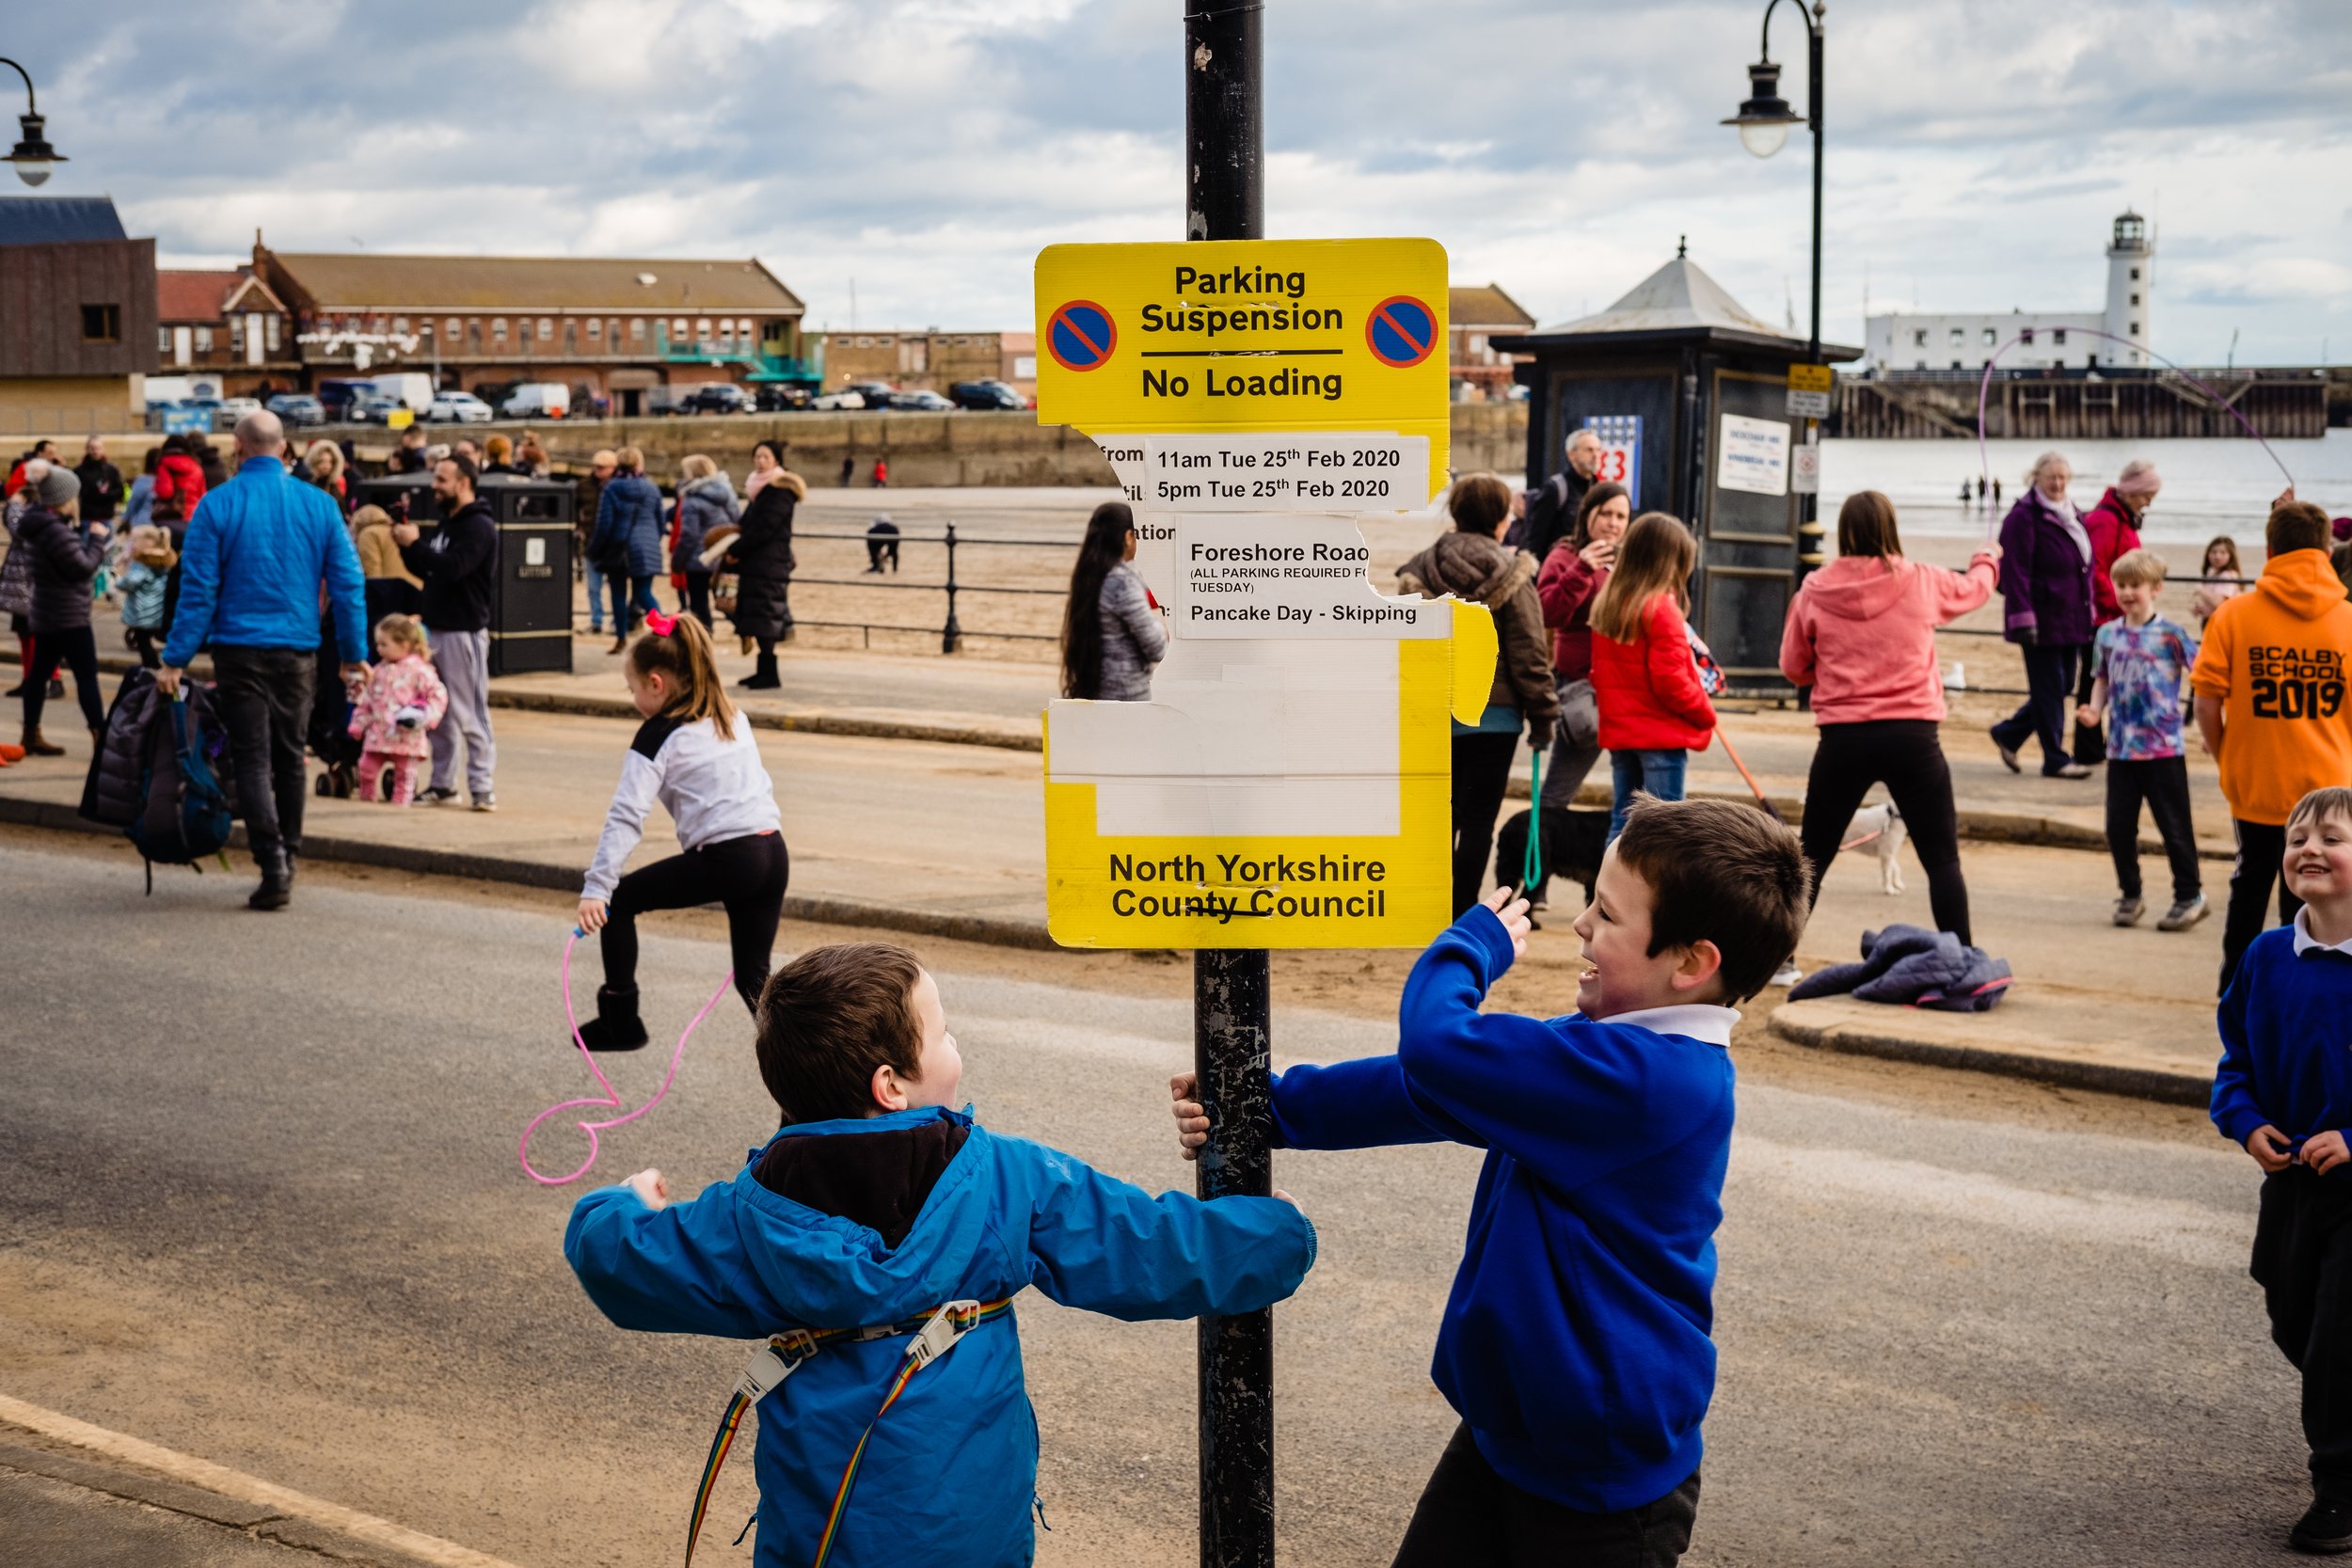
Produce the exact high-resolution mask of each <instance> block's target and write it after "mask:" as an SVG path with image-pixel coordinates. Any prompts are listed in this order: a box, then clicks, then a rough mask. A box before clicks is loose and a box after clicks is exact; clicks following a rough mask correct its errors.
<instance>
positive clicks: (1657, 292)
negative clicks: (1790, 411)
mask: <svg viewBox="0 0 2352 1568" xmlns="http://www.w3.org/2000/svg"><path fill="white" fill-rule="evenodd" d="M1683 339H1699V340H1707V341H1720V342H1726V343H1738V344H1740V345H1743V346H1746V347H1752V348H1774V349H1784V350H1793V351H1794V353H1795V354H1796V356H1798V357H1800V358H1802V357H1803V356H1804V350H1805V341H1804V339H1803V338H1792V337H1790V336H1789V335H1788V334H1787V333H1785V332H1782V331H1781V330H1780V329H1779V328H1777V327H1775V326H1773V325H1772V324H1771V323H1770V322H1767V321H1763V320H1761V319H1759V318H1758V317H1757V316H1756V314H1755V313H1754V312H1753V311H1751V310H1749V309H1748V308H1747V307H1746V306H1744V305H1742V304H1740V302H1739V301H1738V300H1736V299H1734V298H1732V297H1731V294H1730V292H1729V291H1728V290H1726V289H1725V288H1724V286H1723V285H1722V284H1721V283H1718V282H1716V281H1715V280H1714V279H1713V278H1712V277H1708V276H1707V273H1706V272H1705V271H1704V270H1703V269H1702V268H1701V267H1700V266H1699V264H1698V263H1697V262H1696V261H1692V260H1691V259H1690V258H1689V257H1688V256H1686V255H1684V254H1682V252H1681V251H1680V250H1677V251H1676V253H1675V258H1674V260H1673V261H1668V262H1667V263H1666V264H1665V265H1664V266H1662V267H1660V268H1659V269H1658V270H1657V271H1656V272H1654V273H1651V274H1650V275H1649V276H1648V277H1645V278H1644V279H1642V281H1640V282H1639V283H1636V284H1635V285H1634V286H1633V287H1632V288H1631V289H1630V290H1629V291H1627V293H1626V294H1625V297H1623V298H1622V299H1620V300H1618V301H1617V302H1616V303H1615V304H1613V305H1612V306H1610V307H1609V309H1606V310H1603V311H1600V312H1599V313H1598V314H1597V315H1590V316H1580V317H1578V318H1577V319H1576V320H1574V321H1567V322H1559V323H1555V324H1553V325H1549V326H1539V327H1537V328H1536V329H1535V330H1534V331H1533V332H1529V333H1526V334H1524V335H1521V336H1518V337H1515V338H1503V337H1496V338H1493V339H1490V340H1489V341H1491V342H1492V343H1493V344H1494V346H1495V347H1497V348H1499V349H1502V350H1504V351H1506V352H1515V353H1531V352H1534V351H1535V350H1538V349H1542V348H1545V347H1549V346H1555V345H1556V346H1560V347H1567V346H1571V345H1574V346H1579V347H1588V346H1589V347H1597V346H1600V345H1602V344H1613V343H1620V342H1622V343H1636V342H1645V343H1650V342H1662V341H1675V340H1683ZM1821 357H1822V358H1823V359H1824V360H1828V361H1833V362H1834V361H1837V360H1845V359H1859V358H1860V357H1862V351H1861V350H1860V349H1858V348H1848V347H1846V346H1844V345H1842V344H1834V343H1823V344H1822V345H1821Z"/></svg>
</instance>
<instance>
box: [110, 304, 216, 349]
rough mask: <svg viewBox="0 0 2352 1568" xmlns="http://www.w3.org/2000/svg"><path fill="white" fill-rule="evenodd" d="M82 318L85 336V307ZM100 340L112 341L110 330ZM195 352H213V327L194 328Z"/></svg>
mask: <svg viewBox="0 0 2352 1568" xmlns="http://www.w3.org/2000/svg"><path fill="white" fill-rule="evenodd" d="M83 320H84V324H83V329H82V336H83V337H85V338H87V337H89V336H90V332H89V327H88V314H87V308H86V309H85V311H84V318H83ZM102 341H109V342H111V341H113V334H112V333H111V332H109V333H107V334H105V335H104V337H103V339H102ZM196 352H197V353H199V354H210V353H212V352H213V329H212V328H211V327H209V326H199V327H198V328H197V329H196Z"/></svg>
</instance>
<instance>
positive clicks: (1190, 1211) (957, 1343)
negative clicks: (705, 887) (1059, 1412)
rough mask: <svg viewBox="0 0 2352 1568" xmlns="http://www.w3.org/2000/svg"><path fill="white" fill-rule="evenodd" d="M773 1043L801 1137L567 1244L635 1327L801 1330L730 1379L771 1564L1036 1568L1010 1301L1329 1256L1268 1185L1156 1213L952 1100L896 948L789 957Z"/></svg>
mask: <svg viewBox="0 0 2352 1568" xmlns="http://www.w3.org/2000/svg"><path fill="white" fill-rule="evenodd" d="M758 1049H759V1070H760V1076H761V1077H762V1078H763V1079H764V1080H765V1081H766V1083H767V1085H768V1090H769V1092H770V1093H771V1094H772V1095H773V1096H775V1099H776V1102H777V1104H779V1105H780V1106H782V1107H783V1109H784V1114H785V1118H786V1121H787V1126H786V1127H785V1128H784V1130H783V1131H781V1132H778V1133H777V1134H776V1135H775V1136H774V1137H773V1138H771V1140H769V1142H768V1143H767V1145H766V1146H765V1147H764V1148H755V1149H753V1150H752V1151H751V1156H750V1159H749V1162H748V1163H747V1164H745V1165H744V1167H743V1169H742V1170H741V1172H740V1173H739V1174H738V1175H737V1176H736V1178H735V1180H732V1181H728V1182H723V1183H720V1184H717V1185H714V1186H710V1187H707V1188H705V1189H704V1190H703V1192H702V1194H701V1196H697V1197H696V1198H695V1199H694V1200H693V1201H692V1202H691V1203H682V1204H676V1205H672V1204H671V1203H670V1202H669V1201H668V1193H667V1190H666V1189H665V1187H664V1186H663V1184H662V1180H661V1175H660V1172H659V1171H650V1170H649V1171H642V1172H640V1173H639V1174H638V1175H636V1176H634V1177H631V1178H630V1179H629V1180H628V1182H627V1183H625V1184H623V1185H621V1186H617V1187H607V1188H604V1189H602V1190H601V1191H598V1192H593V1193H590V1194H588V1195H587V1196H585V1197H582V1198H581V1199H580V1203H579V1206H578V1207H577V1208H575V1209H574V1210H573V1211H572V1220H571V1225H570V1227H569V1228H568V1229H567V1230H566V1231H565V1232H564V1257H565V1259H568V1260H569V1261H570V1263H571V1265H572V1268H573V1270H574V1272H576V1273H577V1274H578V1275H580V1284H581V1285H582V1286H583V1287H584V1288H585V1289H586V1290H587V1292H588V1295H589V1298H590V1299H591V1300H592V1301H594V1302H595V1303H596V1306H597V1307H601V1308H602V1309H603V1311H604V1314H605V1316H606V1317H608V1318H611V1319H612V1321H613V1322H614V1323H618V1324H620V1325H621V1326H622V1327H623V1328H638V1329H649V1330H652V1331H654V1332H657V1333H672V1334H712V1335H721V1336H725V1337H728V1338H766V1337H769V1336H776V1335H782V1336H785V1337H786V1338H785V1340H784V1342H783V1343H781V1344H777V1345H775V1346H773V1347H772V1348H773V1349H774V1350H775V1352H776V1353H777V1354H774V1355H769V1354H767V1352H766V1351H764V1350H763V1351H762V1352H760V1353H756V1354H755V1356H754V1358H753V1366H752V1367H751V1368H750V1369H749V1370H746V1372H745V1379H746V1383H745V1385H744V1386H741V1387H742V1391H743V1394H744V1397H745V1398H747V1399H750V1400H753V1401H754V1402H755V1406H756V1408H757V1409H758V1411H759V1447H758V1451H757V1454H756V1456H755V1468H756V1472H757V1476H758V1481H759V1515H758V1520H759V1539H758V1544H757V1550H756V1561H757V1562H758V1564H759V1568H785V1565H786V1564H793V1565H795V1568H807V1565H809V1564H813V1563H818V1562H829V1563H830V1564H832V1565H833V1568H857V1565H866V1568H882V1565H888V1568H928V1565H936V1568H950V1565H953V1568H997V1565H1011V1564H1022V1563H1026V1562H1028V1561H1029V1560H1030V1559H1031V1557H1032V1555H1033V1552H1034V1546H1035V1538H1034V1536H1033V1534H1032V1531H1031V1525H1030V1506H1031V1503H1032V1502H1033V1500H1034V1499H1035V1496H1036V1482H1037V1420H1036V1418H1035V1416H1034V1415H1033V1414H1032V1412H1031V1410H1030V1407H1029V1402H1028V1397H1027V1394H1026V1393H1025V1389H1024V1386H1023V1377H1022V1370H1021V1341H1020V1338H1019V1336H1018V1334H1017V1332H1016V1330H1015V1327H1014V1323H1013V1318H1012V1314H1011V1313H1010V1311H1009V1310H1008V1309H1007V1308H1008V1304H1009V1300H1010V1298H1011V1297H1012V1296H1014V1295H1016V1294H1018V1293H1019V1292H1020V1291H1021V1290H1022V1289H1023V1288H1024V1287H1025V1286H1029V1285H1035V1286H1036V1287H1037V1288H1038V1289H1039V1290H1040V1291H1042V1292H1044V1294H1045V1295H1047V1296H1048V1297H1050V1298H1051V1299H1053V1300H1055V1301H1057V1302H1060V1303H1062V1304H1064V1305H1065V1306H1070V1307H1086V1308H1089V1310H1092V1311H1096V1312H1103V1313H1107V1314H1108V1315H1110V1316H1112V1317H1115V1318H1123V1319H1127V1320H1130V1321H1133V1320H1138V1319H1146V1318H1192V1317H1199V1316H1201V1315H1203V1314H1213V1315H1218V1316H1223V1315H1228V1314H1232V1313H1237V1312H1248V1311H1254V1310H1256V1309H1257V1308H1259V1307H1266V1306H1270V1305H1271V1304H1273V1303H1275V1302H1278V1301H1280V1300H1282V1299H1283V1298H1284V1297H1286V1296H1288V1295H1289V1294H1291V1292H1292V1291H1295V1290H1297V1289H1298V1285H1299V1282H1300V1280H1301V1279H1303V1278H1304V1277H1305V1276H1306V1273H1307V1271H1308V1269H1309V1268H1310V1267H1311V1266H1312V1265H1313V1262H1314V1256H1315V1233H1314V1227H1312V1226H1311V1225H1309V1224H1308V1223H1307V1218H1306V1216H1305V1215H1304V1214H1302V1213H1300V1212H1299V1211H1298V1208H1297V1206H1296V1205H1295V1204H1293V1203H1291V1202H1289V1201H1288V1200H1287V1199H1285V1198H1282V1197H1281V1196H1280V1195H1279V1194H1278V1195H1277V1196H1276V1197H1274V1198H1250V1197H1226V1198H1219V1199H1217V1200H1216V1201H1215V1202H1213V1203H1204V1202H1201V1201H1200V1199H1198V1198H1194V1197H1192V1196H1188V1195H1185V1194H1183V1193H1166V1194H1163V1195H1161V1196H1158V1197H1156V1198H1155V1197H1152V1196H1150V1195H1149V1194H1147V1193H1145V1192H1143V1191H1141V1190H1140V1189H1139V1188H1136V1187H1131V1186H1129V1185H1128V1184H1127V1183H1125V1182H1123V1181H1117V1180H1112V1179H1111V1178H1109V1177H1106V1176H1104V1175H1102V1174H1101V1173H1100V1172H1098V1171H1095V1170H1093V1169H1090V1168H1089V1166H1087V1165H1086V1164H1083V1163H1082V1162H1080V1161H1077V1160H1074V1159H1072V1158H1071V1157H1070V1156H1069V1155H1067V1154H1060V1153H1057V1152H1056V1151H1054V1150H1053V1149H1050V1148H1043V1147H1041V1146H1040V1145H1037V1144H1033V1143H1027V1142H1025V1141H1023V1140H1022V1139H1019V1138H1009V1137H999V1136H994V1135H992V1134H991V1133H990V1132H987V1131H986V1130H985V1129H983V1128H982V1127H980V1126H979V1125H978V1124H977V1122H975V1121H974V1120H973V1118H972V1115H971V1113H970V1111H969V1110H968V1109H967V1110H964V1111H961V1112H959V1111H954V1110H951V1109H949V1107H950V1106H952V1105H953V1104H954V1103H955V1102H956V1090H957V1087H958V1085H959V1082H960V1080H961V1075H962V1070H963V1063H962V1058H961V1056H960V1055H959V1054H958V1053H957V1051H956V1042H955V1037H954V1036H952V1035H950V1034H949V1033H948V1032H947V1021H946V1014H945V1013H944V1012H943V1011H942V1009H941V1006H940V1001H939V988H938V987H937V986H936V985H935V984H933V983H932V980H931V977H930V974H927V973H926V972H925V971H924V970H923V968H922V966H921V965H920V964H918V963H917V962H916V961H915V958H914V955H913V954H912V953H909V952H907V951H906V950H905V949H903V948H899V947H891V946H885V945H882V944H876V943H853V944H847V945H842V946H837V947H822V948H818V949H816V950H815V951H813V952H809V953H804V954H803V955H802V956H801V957H800V958H797V959H795V960H794V961H792V962H791V963H789V964H787V965H786V966H785V967H784V968H783V969H781V970H779V971H777V973H776V974H775V975H774V976H773V977H772V978H771V979H770V980H769V982H768V987H767V990H765V991H764V992H763V993H762V994H761V997H760V1003H759V1011H758ZM951 1303H958V1304H963V1306H962V1307H961V1308H960V1309H959V1310H957V1311H955V1312H951V1313H950V1312H943V1311H942V1310H941V1309H942V1308H944V1307H947V1306H948V1305H949V1304H951ZM796 1330H800V1331H815V1335H814V1343H813V1344H812V1337H811V1336H810V1335H807V1334H795V1333H794V1332H793V1331H796ZM828 1330H830V1331H834V1332H832V1333H826V1332H824V1331H828ZM859 1330H863V1331H865V1332H863V1333H859V1332H856V1331H859ZM918 1347H920V1349H924V1350H929V1351H930V1353H931V1355H932V1358H931V1359H930V1360H928V1361H924V1360H920V1359H918V1356H919V1350H918ZM911 1364H912V1365H913V1366H914V1370H912V1371H910V1370H909V1367H910V1365H911ZM787 1371H788V1372H789V1376H787V1375H785V1374H786V1372H787ZM902 1379H903V1382H901V1380H902ZM894 1386H898V1388H899V1389H900V1391H899V1392H898V1393H896V1394H895V1395H894V1394H893V1393H892V1390H893V1388H894ZM721 1391H722V1390H721V1387H719V1386H714V1389H713V1395H714V1398H713V1401H712V1402H713V1405H714V1408H715V1407H716V1405H717V1404H718V1403H719V1399H718V1397H717V1396H718V1395H719V1394H720V1392H721ZM878 1410H880V1411H881V1412H882V1414H880V1415H879V1416H878V1415H877V1414H876V1412H877V1411H878ZM729 1415H730V1417H733V1416H735V1415H737V1412H736V1411H735V1409H734V1407H733V1406H732V1405H730V1406H729ZM869 1423H870V1424H869ZM861 1433H864V1434H866V1435H865V1436H863V1437H861ZM722 1457H723V1444H722V1445H721V1446H718V1447H714V1449H713V1456H712V1463H714V1464H715V1463H716V1462H717V1461H718V1460H719V1459H720V1458H722ZM683 1503H684V1500H683V1499H681V1512H683ZM700 1510H701V1500H700V1497H699V1496H698V1497H697V1501H696V1511H695V1517H696V1519H697V1520H699V1517H700ZM689 1551H690V1556H691V1544H690V1547H689Z"/></svg>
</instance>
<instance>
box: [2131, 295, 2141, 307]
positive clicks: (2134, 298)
mask: <svg viewBox="0 0 2352 1568" xmlns="http://www.w3.org/2000/svg"><path fill="white" fill-rule="evenodd" d="M2132 303H2133V304H2134V305H2137V304H2138V303H2139V296H2138V295H2137V294H2134V295H2132Z"/></svg>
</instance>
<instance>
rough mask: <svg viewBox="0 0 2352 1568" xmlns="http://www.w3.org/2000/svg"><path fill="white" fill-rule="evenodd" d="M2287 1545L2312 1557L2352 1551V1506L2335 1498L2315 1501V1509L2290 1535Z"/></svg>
mask: <svg viewBox="0 0 2352 1568" xmlns="http://www.w3.org/2000/svg"><path fill="white" fill-rule="evenodd" d="M2287 1544H2289V1545H2291V1546H2293V1547H2294V1548H2295V1549H2296V1551H2298V1552H2309V1553H2310V1554H2311V1555H2312V1556H2313V1557H2337V1556H2341V1555H2342V1554H2343V1553H2345V1552H2352V1505H2348V1504H2346V1503H2344V1502H2342V1501H2339V1500H2338V1499H2336V1498H2333V1497H2314V1498H2312V1506H2311V1507H2310V1508H2309V1509H2307V1510H2305V1511H2304V1513H2303V1517H2301V1518H2300V1519H2297V1520H2296V1521H2295V1528H2294V1529H2293V1530H2291V1531H2290V1532H2288V1535H2287Z"/></svg>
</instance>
